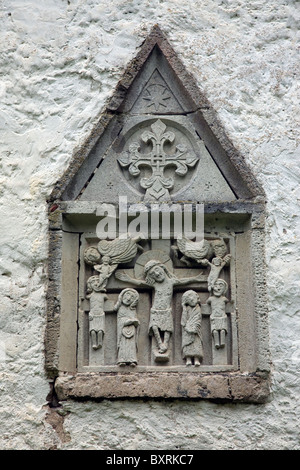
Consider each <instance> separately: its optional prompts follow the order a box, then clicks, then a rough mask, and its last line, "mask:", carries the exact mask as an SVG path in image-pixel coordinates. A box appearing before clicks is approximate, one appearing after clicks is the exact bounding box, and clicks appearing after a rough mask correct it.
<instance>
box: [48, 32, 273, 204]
mask: <svg viewBox="0 0 300 470" xmlns="http://www.w3.org/2000/svg"><path fill="white" fill-rule="evenodd" d="M152 126H154V127H152ZM174 126H175V127H174ZM140 128H142V130H144V131H145V132H148V133H149V132H153V129H156V130H157V129H160V130H157V132H162V133H163V132H164V131H165V132H167V133H170V132H171V134H172V133H174V132H173V131H174V129H175V128H176V129H175V130H176V132H178V137H180V138H181V137H183V139H185V136H184V135H183V133H182V129H187V135H190V136H191V140H193V139H194V140H195V141H196V140H197V139H198V140H199V142H198V143H197V142H196V144H195V145H194V146H193V147H194V148H193V150H194V153H195V154H196V155H198V156H200V157H199V162H198V163H197V164H194V163H193V164H191V165H190V167H193V168H194V167H195V168H196V167H197V168H198V169H199V170H197V171H196V170H195V172H194V173H193V171H194V170H191V171H190V172H189V173H188V174H189V175H190V176H189V177H187V176H184V177H183V178H181V179H180V177H179V178H178V181H179V183H178V185H177V186H178V187H177V186H176V184H175V185H173V192H174V191H175V194H177V196H178V198H179V199H180V198H182V195H184V196H187V197H188V199H194V200H197V201H199V202H222V201H223V202H224V201H225V202H229V201H237V200H254V199H255V198H257V197H259V199H260V200H261V199H262V197H264V192H263V190H262V188H261V186H260V185H259V183H258V182H257V180H256V179H255V178H254V176H253V175H252V173H251V172H250V170H249V168H248V167H247V165H246V164H245V161H244V159H243V157H242V155H241V154H240V153H239V152H238V151H237V150H236V149H235V148H234V146H233V144H232V143H231V141H230V140H229V139H228V137H227V135H226V133H225V132H224V130H223V128H222V126H221V125H220V123H219V120H218V118H217V116H216V113H215V112H214V110H213V108H212V106H211V105H210V103H209V102H208V100H207V99H206V98H205V96H204V95H203V93H202V92H201V91H200V90H199V88H198V85H197V83H196V81H195V79H194V78H193V77H192V76H191V74H189V73H188V72H187V70H186V68H185V67H184V65H183V64H182V62H181V61H180V59H179V58H178V56H177V54H176V53H175V51H174V50H173V48H172V47H171V45H170V43H169V42H168V40H167V38H166V37H165V35H164V33H163V32H162V31H161V29H160V28H159V27H158V26H155V27H154V28H153V29H152V31H151V32H150V34H149V36H148V37H147V38H146V40H145V41H144V43H143V45H142V46H141V48H140V51H139V52H138V54H137V55H136V57H135V58H134V59H133V60H132V61H131V63H130V64H129V66H128V67H127V69H126V71H125V73H124V75H123V77H122V79H121V80H120V81H119V83H118V85H117V88H116V90H115V92H114V94H113V96H112V98H111V99H110V101H109V103H108V105H107V107H106V110H105V112H104V113H103V114H102V115H101V117H100V119H99V122H98V124H97V125H96V126H95V128H94V129H93V130H92V132H91V134H90V136H89V138H88V139H87V141H86V142H85V144H84V145H83V146H81V148H80V149H79V150H78V151H76V152H75V154H74V156H73V158H72V160H71V163H70V165H69V168H68V170H67V171H66V172H65V174H64V175H63V177H62V178H61V179H60V181H59V182H58V183H57V184H56V186H55V188H54V190H53V192H52V194H51V197H50V202H58V201H60V200H65V201H66V200H67V201H68V200H69V201H72V200H77V199H81V200H90V201H91V200H95V201H99V200H101V201H103V202H114V201H111V200H110V194H112V193H113V192H115V194H120V193H121V192H122V191H126V193H128V191H129V193H130V192H131V193H132V198H133V202H134V198H136V201H138V200H140V199H141V194H142V193H141V192H140V187H139V184H138V182H137V180H136V179H135V178H134V177H133V176H132V175H133V173H130V171H129V172H128V169H129V170H130V165H129V163H128V165H127V167H126V165H122V162H124V154H125V153H126V151H127V154H128V153H129V150H128V146H127V150H126V149H125V145H124V141H125V140H126V139H128V140H129V141H130V139H131V141H130V144H133V145H135V140H136V139H135V136H136V133H137V129H140ZM128 136H130V138H128ZM188 140H189V138H188ZM130 144H129V145H130ZM122 146H123V147H122ZM198 146H199V148H198ZM195 147H197V149H196V150H195ZM176 148H177V147H176ZM126 158H127V157H126ZM189 158H190V161H193V157H189ZM197 158H198V157H197ZM122 159H123V160H122ZM201 159H202V160H201ZM200 162H201V163H200ZM131 163H132V162H131ZM185 163H186V162H185ZM197 165H198V166H197ZM122 166H123V168H121V167H122ZM125 167H126V168H125ZM177 170H178V166H177ZM116 171H119V172H122V176H120V177H118V175H117V173H116ZM179 173H180V171H179ZM196 173H198V176H197V175H196ZM182 174H183V172H182ZM120 175H121V173H120ZM123 175H124V178H123ZM205 175H206V179H205ZM203 178H204V179H203ZM109 179H111V180H112V181H109ZM116 180H118V182H119V186H117V187H115V189H114V191H109V189H107V191H104V190H103V187H104V182H105V184H107V185H108V188H109V185H112V186H113V184H114V183H115V181H116ZM121 180H124V181H121ZM180 185H181V186H180ZM182 185H183V188H182ZM184 185H185V188H186V189H184ZM200 187H203V188H206V189H205V191H206V192H205V191H204V192H202V193H201V191H200V190H199V188H200ZM100 188H102V189H101V190H100ZM193 188H194V192H193ZM160 189H161V188H160ZM160 189H159V190H158V192H157V194H160V192H159V191H160ZM176 191H177V192H176ZM166 193H168V190H166ZM171 196H172V193H171ZM185 198H186V197H185Z"/></svg>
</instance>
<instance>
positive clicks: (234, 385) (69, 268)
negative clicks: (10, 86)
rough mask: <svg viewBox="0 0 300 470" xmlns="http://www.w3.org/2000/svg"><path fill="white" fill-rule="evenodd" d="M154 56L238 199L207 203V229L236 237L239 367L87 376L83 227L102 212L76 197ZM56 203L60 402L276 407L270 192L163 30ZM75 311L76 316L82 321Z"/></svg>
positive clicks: (53, 367)
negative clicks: (81, 332)
mask: <svg viewBox="0 0 300 470" xmlns="http://www.w3.org/2000/svg"><path fill="white" fill-rule="evenodd" d="M155 48H159V50H160V51H162V53H163V60H167V61H168V64H169V65H171V68H172V70H173V71H174V73H175V74H176V76H177V77H179V78H180V82H178V83H179V85H180V84H181V83H184V87H185V93H184V97H185V100H186V102H187V103H188V104H187V106H188V108H189V109H192V110H193V112H192V113H191V114H192V119H193V122H194V123H195V125H196V126H197V127H198V128H199V129H201V131H202V132H203V133H204V134H205V136H206V141H205V144H206V146H207V148H208V150H209V152H210V153H211V154H213V155H214V158H215V159H216V161H217V164H218V167H219V168H220V169H221V171H222V173H223V175H224V176H225V177H226V178H227V179H228V180H230V184H231V187H232V188H233V191H234V193H235V194H236V195H237V200H236V201H232V202H221V203H220V202H219V203H215V202H209V203H206V204H205V227H206V230H207V229H208V228H209V227H211V230H214V229H215V221H216V220H218V224H220V223H221V226H223V227H224V228H225V229H226V227H227V229H228V230H231V231H234V232H235V233H236V237H235V240H236V247H235V249H236V252H237V256H236V259H237V260H239V262H237V263H236V277H237V281H236V289H237V296H236V299H237V302H236V307H237V316H238V322H237V324H238V334H237V336H238V339H237V341H236V344H235V348H236V349H237V356H236V357H237V360H236V361H235V363H234V366H233V367H227V368H226V367H223V368H217V370H214V368H209V367H201V368H200V369H199V370H198V371H197V372H195V371H194V370H193V371H190V370H182V369H180V368H179V369H177V370H176V368H167V369H165V370H161V369H160V370H155V369H151V368H146V369H145V370H141V369H140V370H138V371H134V372H133V371H128V370H124V371H117V370H115V369H114V368H111V370H108V371H107V370H97V371H92V370H86V369H85V368H84V367H81V364H80V357H81V356H80V351H79V356H78V344H80V341H79V343H78V328H79V326H80V307H79V304H78V295H79V293H78V276H79V271H78V269H79V264H78V259H79V250H80V240H79V233H82V228H81V229H80V224H82V220H83V219H84V225H85V227H86V230H87V231H88V230H90V231H91V232H92V231H93V228H94V226H95V220H96V219H95V213H96V209H97V208H96V203H95V204H93V203H91V202H88V201H78V200H76V195H78V193H79V191H81V190H82V187H83V183H84V182H85V181H88V180H89V179H90V178H91V168H93V166H94V167H95V163H93V159H94V155H93V148H94V145H95V143H96V142H98V140H99V139H100V137H101V139H102V142H103V144H102V145H103V148H105V146H107V145H108V144H109V138H110V137H108V136H111V135H116V134H117V133H118V131H119V129H120V127H121V125H122V123H121V120H120V115H121V113H122V111H124V110H125V111H126V101H124V97H125V96H126V93H127V90H128V89H129V88H130V87H131V88H132V87H133V88H134V86H135V83H136V81H135V78H136V77H137V76H138V75H139V72H140V70H141V68H142V67H143V65H144V63H145V61H146V60H147V58H148V56H149V55H150V54H151V52H152V51H153V50H154V49H155ZM179 85H178V87H179ZM124 103H125V105H124ZM127 106H128V102H127ZM48 204H49V273H48V274H49V285H48V293H47V303H48V309H47V328H46V336H45V367H46V371H47V375H48V377H49V379H51V380H53V381H54V382H55V390H56V393H57V395H58V398H59V400H65V399H68V398H72V399H96V400H97V399H103V398H168V399H171V398H172V399H175V398H176V399H208V400H213V401H222V402H223V401H229V402H236V401H237V402H253V403H262V402H265V401H266V400H268V398H269V396H270V389H269V381H270V358H269V347H268V320H267V310H268V309H267V300H266V283H265V263H264V244H265V241H264V222H265V221H264V213H265V197H264V193H263V190H262V188H261V187H260V185H259V184H258V183H257V181H256V180H255V178H253V176H252V175H251V173H250V172H249V169H248V168H247V166H246V165H245V163H244V160H243V158H242V156H241V155H240V154H239V153H238V152H237V151H236V150H235V149H234V147H233V146H232V144H231V142H230V141H229V140H228V138H227V137H226V135H225V133H224V131H223V129H222V127H221V126H220V124H219V123H218V120H217V119H216V116H215V113H214V111H213V109H212V107H211V106H210V104H209V103H208V102H207V100H206V99H205V98H204V97H203V96H202V94H201V93H200V92H199V89H198V88H197V86H196V84H195V82H194V80H193V78H192V77H190V76H189V75H188V74H187V72H186V71H185V69H184V67H183V66H182V64H181V62H180V61H179V59H178V57H177V56H176V54H175V52H174V51H173V49H172V48H171V46H170V44H169V43H168V41H167V39H166V38H165V36H164V34H163V33H162V32H161V30H160V29H159V28H158V27H155V28H154V29H153V30H152V31H151V33H150V35H149V37H148V38H147V40H146V41H145V43H144V44H143V47H142V48H141V51H140V53H139V54H138V55H137V57H136V58H135V59H134V60H133V62H132V63H131V64H130V65H129V67H128V69H127V71H126V72H125V74H124V76H123V79H122V80H121V81H120V83H119V85H118V87H117V90H116V92H115V94H114V96H113V98H112V100H111V102H110V103H109V105H108V106H107V109H106V112H105V113H104V114H103V115H102V117H101V119H100V121H99V124H98V125H97V126H96V128H95V129H94V131H93V132H92V133H91V137H90V138H89V139H88V141H87V142H86V144H85V145H84V146H83V147H82V148H81V149H80V150H79V151H78V152H77V153H76V154H75V155H74V158H73V160H72V162H71V165H70V168H69V169H68V171H67V172H66V173H65V175H64V176H63V177H62V178H61V180H60V181H59V182H58V184H57V185H56V187H55V188H54V191H53V193H52V195H51V197H50V198H49V201H48ZM222 224H223V225H222ZM88 227H90V229H89V228H88ZM80 230H81V231H80ZM245 267H246V269H245ZM66 273H67V275H66ZM248 273H251V276H248ZM74 311H76V312H78V313H77V314H76V316H74ZM72 312H73V313H72ZM79 349H80V348H79ZM78 358H79V363H78V362H77V361H78Z"/></svg>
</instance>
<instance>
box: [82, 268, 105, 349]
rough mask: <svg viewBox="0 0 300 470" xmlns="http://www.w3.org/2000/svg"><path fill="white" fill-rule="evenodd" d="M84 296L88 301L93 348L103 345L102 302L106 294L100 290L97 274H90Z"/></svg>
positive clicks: (103, 322)
mask: <svg viewBox="0 0 300 470" xmlns="http://www.w3.org/2000/svg"><path fill="white" fill-rule="evenodd" d="M86 298H87V299H89V301H90V311H89V322H90V325H89V330H90V336H91V342H92V348H93V349H95V350H96V349H99V348H102V346H103V339H104V332H105V314H104V302H105V300H106V299H107V295H106V294H105V293H103V292H102V289H101V284H100V281H99V276H91V277H90V278H89V279H88V281H87V295H86Z"/></svg>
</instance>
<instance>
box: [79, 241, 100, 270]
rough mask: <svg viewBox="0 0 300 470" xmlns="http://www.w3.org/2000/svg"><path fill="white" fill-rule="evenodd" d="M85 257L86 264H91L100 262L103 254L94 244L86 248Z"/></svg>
mask: <svg viewBox="0 0 300 470" xmlns="http://www.w3.org/2000/svg"><path fill="white" fill-rule="evenodd" d="M83 257H84V261H85V262H86V264H89V265H91V266H94V265H95V264H98V263H99V262H100V260H101V255H100V253H99V251H98V250H97V248H96V247H94V246H89V247H88V248H86V250H85V251H84V255H83Z"/></svg>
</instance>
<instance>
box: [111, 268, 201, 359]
mask: <svg viewBox="0 0 300 470" xmlns="http://www.w3.org/2000/svg"><path fill="white" fill-rule="evenodd" d="M201 275H202V273H201V274H199V275H198V276H194V277H189V278H182V279H178V278H177V277H176V276H174V274H172V273H170V271H169V270H168V269H167V267H166V266H165V265H164V264H163V263H162V262H161V261H158V260H150V261H148V262H147V263H146V264H145V266H144V278H145V279H144V280H143V279H135V278H132V277H131V276H129V275H128V274H126V273H124V272H119V271H117V272H116V273H115V276H116V278H117V279H120V280H121V281H123V282H130V283H131V284H133V285H135V286H139V287H149V286H150V287H152V288H153V289H154V299H153V304H152V307H151V310H150V321H149V335H150V336H152V335H154V337H155V340H156V343H157V347H158V351H159V353H160V354H164V353H166V352H167V350H168V348H169V342H170V338H171V335H172V333H173V315H172V297H173V290H174V287H175V286H180V285H187V284H191V283H193V282H201V281H203V278H202V277H201Z"/></svg>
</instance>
